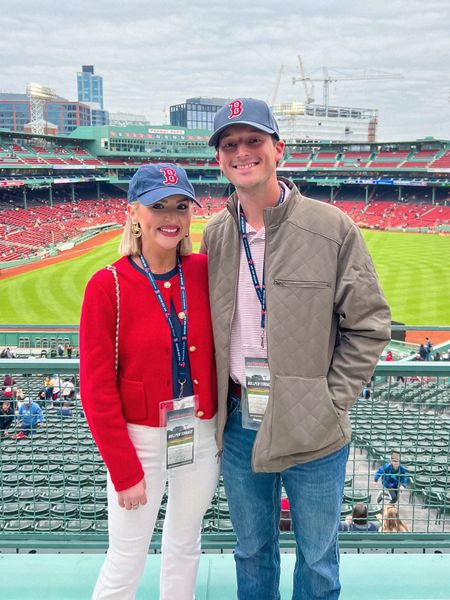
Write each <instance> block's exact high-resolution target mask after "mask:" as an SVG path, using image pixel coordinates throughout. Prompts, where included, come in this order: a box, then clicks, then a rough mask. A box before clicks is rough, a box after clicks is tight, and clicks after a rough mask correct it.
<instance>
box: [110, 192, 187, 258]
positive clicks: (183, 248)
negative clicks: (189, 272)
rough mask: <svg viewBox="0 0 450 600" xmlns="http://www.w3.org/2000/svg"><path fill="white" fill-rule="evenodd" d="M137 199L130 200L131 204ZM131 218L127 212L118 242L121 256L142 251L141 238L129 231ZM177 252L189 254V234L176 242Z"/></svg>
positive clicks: (136, 202)
mask: <svg viewBox="0 0 450 600" xmlns="http://www.w3.org/2000/svg"><path fill="white" fill-rule="evenodd" d="M138 204H139V200H135V201H134V202H130V205H131V206H137V205H138ZM132 223H133V220H132V218H131V216H130V214H129V213H127V220H126V221H125V227H124V228H123V232H122V237H121V238H120V243H119V254H120V255H121V256H138V255H139V254H141V252H142V238H141V237H138V238H137V237H135V236H134V235H133V234H132V233H131V224H132ZM178 252H179V253H180V254H181V256H189V254H192V240H191V236H190V235H189V236H188V237H185V238H183V239H182V240H181V242H180V243H179V244H178Z"/></svg>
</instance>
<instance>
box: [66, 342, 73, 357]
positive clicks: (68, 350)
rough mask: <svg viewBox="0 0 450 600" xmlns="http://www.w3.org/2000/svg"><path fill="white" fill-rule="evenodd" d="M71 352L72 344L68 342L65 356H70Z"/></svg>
mask: <svg viewBox="0 0 450 600" xmlns="http://www.w3.org/2000/svg"><path fill="white" fill-rule="evenodd" d="M72 352H73V346H72V344H69V345H68V346H67V358H72Z"/></svg>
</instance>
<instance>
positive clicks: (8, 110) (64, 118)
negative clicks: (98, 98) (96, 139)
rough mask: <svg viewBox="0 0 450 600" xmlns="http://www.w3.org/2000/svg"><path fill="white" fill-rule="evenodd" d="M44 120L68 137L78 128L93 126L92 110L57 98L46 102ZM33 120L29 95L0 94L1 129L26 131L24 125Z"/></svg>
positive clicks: (43, 111) (78, 103)
mask: <svg viewBox="0 0 450 600" xmlns="http://www.w3.org/2000/svg"><path fill="white" fill-rule="evenodd" d="M42 118H43V119H44V121H48V122H50V123H53V125H56V127H57V128H58V133H59V134H62V135H67V134H69V133H71V132H72V131H74V130H75V129H76V128H77V127H82V126H87V125H90V124H91V109H90V107H89V106H88V105H86V104H84V103H82V102H72V101H70V100H67V99H66V98H61V97H59V96H55V97H54V98H52V99H51V100H46V101H44V103H43V110H42ZM31 120H32V118H31V102H30V97H29V96H28V95H27V94H0V129H7V130H10V131H24V125H25V124H27V123H30V121H31ZM43 133H46V132H45V131H44V132H43Z"/></svg>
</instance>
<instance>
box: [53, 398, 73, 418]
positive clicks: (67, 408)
mask: <svg viewBox="0 0 450 600" xmlns="http://www.w3.org/2000/svg"><path fill="white" fill-rule="evenodd" d="M56 414H57V415H58V417H64V418H65V417H71V416H72V407H71V405H70V402H68V401H65V402H63V404H62V406H61V407H60V408H59V409H58V412H57V413H56Z"/></svg>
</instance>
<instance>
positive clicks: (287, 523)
mask: <svg viewBox="0 0 450 600" xmlns="http://www.w3.org/2000/svg"><path fill="white" fill-rule="evenodd" d="M291 529H292V520H291V505H290V502H289V498H281V515H280V531H291Z"/></svg>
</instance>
